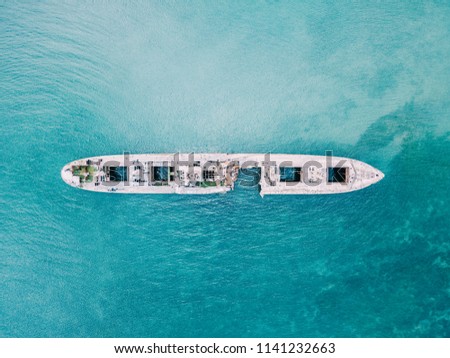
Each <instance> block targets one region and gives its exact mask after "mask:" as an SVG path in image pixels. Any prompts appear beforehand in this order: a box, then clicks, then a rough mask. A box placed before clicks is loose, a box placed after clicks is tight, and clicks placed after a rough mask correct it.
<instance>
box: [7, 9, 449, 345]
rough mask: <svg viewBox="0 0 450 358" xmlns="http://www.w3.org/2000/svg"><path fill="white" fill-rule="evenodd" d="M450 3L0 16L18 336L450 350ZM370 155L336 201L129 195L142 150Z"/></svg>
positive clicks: (10, 291) (13, 316)
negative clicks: (74, 170)
mask: <svg viewBox="0 0 450 358" xmlns="http://www.w3.org/2000/svg"><path fill="white" fill-rule="evenodd" d="M449 18H450V5H449V4H448V2H445V1H442V2H426V3H423V2H403V4H398V2H392V3H390V4H388V3H383V4H360V3H359V2H355V3H351V2H345V3H341V4H339V5H330V4H329V3H328V4H325V3H320V2H313V3H312V2H308V4H306V2H305V4H302V3H301V2H300V1H292V2H288V1H281V2H277V1H268V2H249V3H248V4H245V5H244V4H243V3H242V2H238V1H235V2H217V3H210V2H194V3H189V4H184V3H182V2H168V3H165V4H164V3H146V2H141V3H138V4H120V3H115V4H113V3H111V4H106V3H104V4H89V5H87V4H86V5H74V4H57V3H53V4H52V3H40V4H34V3H31V2H14V3H13V2H6V3H2V4H0V119H1V123H2V126H1V131H0V140H1V152H0V153H1V162H0V173H1V178H2V181H1V185H0V219H1V228H2V229H1V231H0V239H1V240H0V242H1V250H0V282H1V289H0V336H2V337H111V336H120V337H144V336H151V337H254V336H261V337H271V336H274V337H294V336H304V337H311V336H338V337H359V336H362V337H389V336H393V337H442V336H446V337H449V336H450V234H449V214H450V209H449V208H450V203H449V197H450V195H449V194H450V193H449V186H448V178H449V176H450V165H449V158H450V142H449V139H450V136H449V134H450V120H449V119H450V118H449V117H450V62H449V61H448V59H449V58H450V41H449V38H450V22H449V21H448V19H449ZM328 149H330V150H333V151H334V154H335V155H339V156H348V157H353V158H356V159H359V160H362V161H366V162H368V163H369V164H371V165H373V166H375V167H377V168H379V169H381V170H382V171H383V172H384V173H385V174H386V177H385V179H384V180H383V181H381V182H380V183H378V184H377V185H375V186H372V187H369V188H367V189H365V190H363V191H359V192H355V193H351V194H344V195H338V196H309V197H307V196H298V197H265V198H264V199H261V198H260V197H259V195H258V193H257V191H255V190H252V189H245V188H241V189H238V190H236V191H235V192H232V193H230V194H227V195H217V196H203V197H191V196H157V195H156V196H148V195H142V196H139V195H138V196H120V195H105V194H99V193H89V192H84V191H80V190H75V189H73V188H71V187H69V186H67V185H65V184H64V183H63V182H62V180H61V179H60V176H59V172H60V169H61V167H62V166H63V165H64V164H65V163H67V162H69V161H72V160H74V159H77V158H80V157H88V156H93V155H100V154H117V153H122V152H123V151H130V152H132V153H140V152H176V151H197V152H199V151H219V152H227V151H228V152H267V151H272V152H281V153H308V154H319V155H320V154H324V153H325V150H328Z"/></svg>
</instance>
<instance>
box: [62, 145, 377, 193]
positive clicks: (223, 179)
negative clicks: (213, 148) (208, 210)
mask: <svg viewBox="0 0 450 358" xmlns="http://www.w3.org/2000/svg"><path fill="white" fill-rule="evenodd" d="M248 168H254V169H256V171H253V172H247V174H250V177H251V176H253V179H252V180H248V179H247V180H244V181H241V184H243V185H247V186H249V185H258V186H259V190H260V194H261V196H264V195H269V194H337V193H345V192H350V191H354V190H359V189H363V188H365V187H367V186H369V185H372V184H375V183H376V182H378V181H380V180H381V179H383V177H384V174H383V173H382V172H381V171H379V170H378V169H375V168H374V167H372V166H370V165H368V164H366V163H363V162H361V161H358V160H354V159H349V158H342V157H332V156H314V155H301V154H251V153H237V154H229V153H195V154H194V153H190V154H188V153H171V154H127V153H125V154H123V155H109V156H101V157H92V158H84V159H79V160H75V161H73V162H71V163H68V164H67V165H65V166H64V167H63V169H62V170H61V177H62V179H63V180H64V181H65V182H66V183H67V184H69V185H71V186H73V187H77V188H80V189H84V190H91V191H97V192H107V193H123V194H172V193H173V194H213V193H224V192H228V191H230V190H233V189H234V184H235V182H236V180H237V178H238V173H239V171H240V170H241V171H242V172H245V171H246V170H247V169H248Z"/></svg>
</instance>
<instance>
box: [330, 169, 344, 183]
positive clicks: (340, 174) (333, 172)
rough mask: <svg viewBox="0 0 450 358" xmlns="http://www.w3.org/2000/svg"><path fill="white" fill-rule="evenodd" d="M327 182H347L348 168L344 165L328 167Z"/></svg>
mask: <svg viewBox="0 0 450 358" xmlns="http://www.w3.org/2000/svg"><path fill="white" fill-rule="evenodd" d="M327 181H328V183H347V182H348V168H346V167H331V168H328V178H327Z"/></svg>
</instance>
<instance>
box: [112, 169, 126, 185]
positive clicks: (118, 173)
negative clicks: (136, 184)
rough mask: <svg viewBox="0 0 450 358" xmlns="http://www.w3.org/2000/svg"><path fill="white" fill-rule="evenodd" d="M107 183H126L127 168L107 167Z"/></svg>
mask: <svg viewBox="0 0 450 358" xmlns="http://www.w3.org/2000/svg"><path fill="white" fill-rule="evenodd" d="M109 181H113V182H122V181H123V182H126V181H128V167H109Z"/></svg>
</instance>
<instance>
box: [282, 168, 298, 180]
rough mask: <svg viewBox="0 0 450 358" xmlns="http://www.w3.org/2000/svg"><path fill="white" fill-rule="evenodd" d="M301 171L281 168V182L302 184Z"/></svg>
mask: <svg viewBox="0 0 450 358" xmlns="http://www.w3.org/2000/svg"><path fill="white" fill-rule="evenodd" d="M301 171H302V168H301V167H280V182H290V183H298V182H300V181H301Z"/></svg>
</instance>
